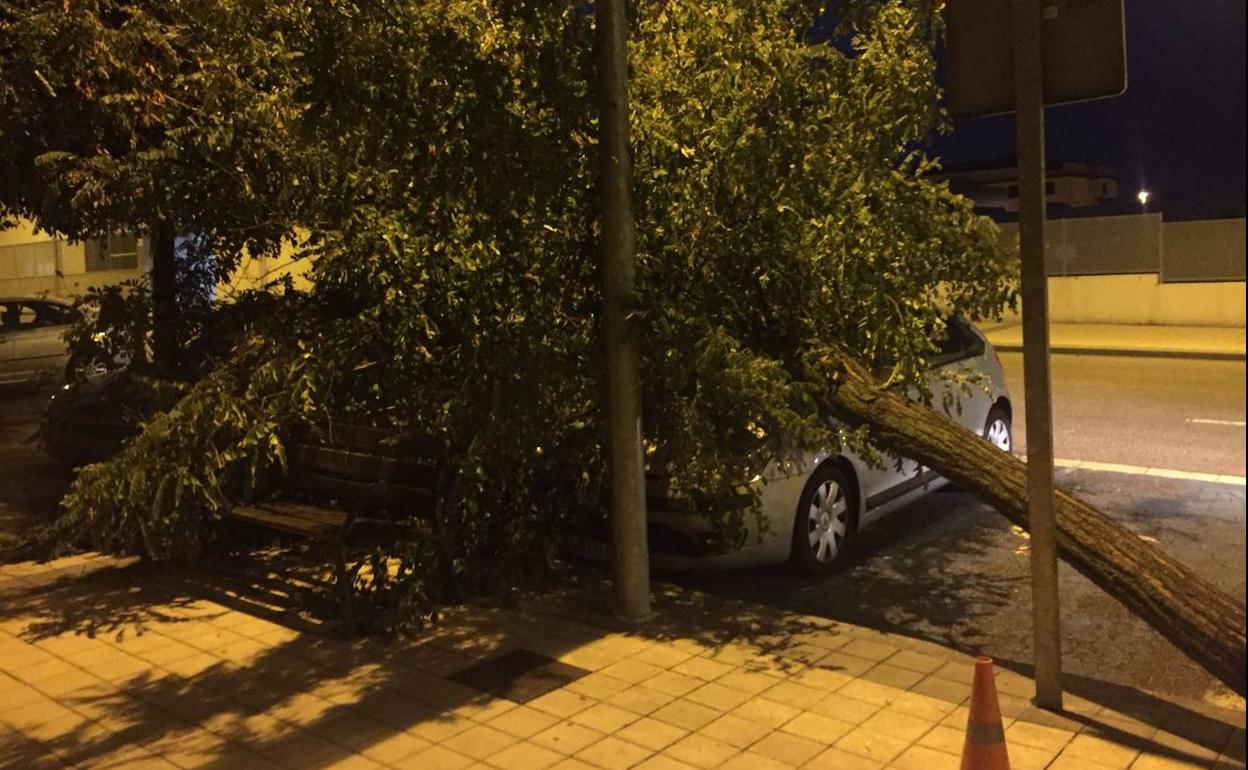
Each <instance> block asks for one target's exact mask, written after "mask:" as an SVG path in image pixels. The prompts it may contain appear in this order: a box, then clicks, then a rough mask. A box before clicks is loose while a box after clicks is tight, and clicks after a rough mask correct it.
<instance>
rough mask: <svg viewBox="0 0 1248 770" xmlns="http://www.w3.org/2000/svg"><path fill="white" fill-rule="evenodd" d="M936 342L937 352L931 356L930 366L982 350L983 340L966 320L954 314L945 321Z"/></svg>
mask: <svg viewBox="0 0 1248 770" xmlns="http://www.w3.org/2000/svg"><path fill="white" fill-rule="evenodd" d="M936 342H937V345H938V346H939V352H937V353H936V354H935V355H933V356H932V359H931V361H932V366H947V365H948V364H952V363H955V362H957V361H961V360H963V359H966V358H973V357H975V356H978V355H982V354H983V352H984V341H983V340H982V339H980V337H979V335H978V334H976V333H975V330H974V329H972V328H971V325H970V324H969V323H967V322H966V320H964V319H962V318H958V317H956V316H955V317H952V318H950V319H948V321H946V323H945V327H944V330H943V331H942V333H941V335H940V337H939V339H938V340H937V341H936Z"/></svg>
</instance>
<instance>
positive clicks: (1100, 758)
mask: <svg viewBox="0 0 1248 770" xmlns="http://www.w3.org/2000/svg"><path fill="white" fill-rule="evenodd" d="M1139 755H1140V751H1139V749H1137V748H1133V747H1131V746H1124V745H1123V744H1121V743H1117V742H1115V741H1111V740H1106V739H1105V738H1102V737H1100V736H1097V735H1092V734H1090V733H1081V734H1079V735H1076V736H1075V737H1074V740H1072V741H1071V742H1070V743H1069V744H1068V745H1067V746H1066V747H1065V748H1064V749H1063V750H1062V756H1063V757H1068V758H1071V759H1084V760H1087V761H1089V762H1096V763H1098V764H1101V765H1106V766H1109V767H1119V768H1126V767H1130V766H1131V763H1132V762H1133V761H1135V758H1136V757H1138V756H1139Z"/></svg>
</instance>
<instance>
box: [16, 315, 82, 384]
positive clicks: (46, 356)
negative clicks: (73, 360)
mask: <svg viewBox="0 0 1248 770" xmlns="http://www.w3.org/2000/svg"><path fill="white" fill-rule="evenodd" d="M13 304H14V305H16V307H17V311H16V314H15V315H16V320H17V326H16V330H15V331H12V332H10V335H9V343H8V344H9V347H10V350H9V376H10V377H11V378H12V379H13V380H15V381H28V380H36V379H46V378H49V377H55V376H56V375H58V374H59V373H60V372H61V371H62V370H63V369H64V367H65V339H64V335H65V329H66V327H67V326H68V325H69V322H70V320H71V313H72V311H71V310H70V309H69V308H67V307H65V306H63V305H60V304H58V303H55V302H41V301H36V300H22V301H19V302H16V303H13ZM10 313H12V310H11V309H10ZM9 317H10V318H12V317H13V316H12V315H10V316H9ZM10 328H11V325H9V324H6V326H5V329H6V330H8V329H10Z"/></svg>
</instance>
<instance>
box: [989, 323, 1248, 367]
mask: <svg viewBox="0 0 1248 770" xmlns="http://www.w3.org/2000/svg"><path fill="white" fill-rule="evenodd" d="M983 329H984V332H985V333H986V334H987V335H988V339H989V340H990V341H991V342H992V344H993V345H994V346H995V347H996V348H997V349H998V350H1003V351H1017V350H1022V345H1023V327H1022V324H1021V323H1020V322H1017V321H1014V322H1010V323H1003V324H997V325H992V324H988V325H985V326H984V327H983ZM1049 346H1050V348H1051V349H1052V350H1053V352H1055V353H1104V354H1120V355H1155V356H1177V357H1190V358H1221V359H1228V360H1239V361H1243V360H1244V351H1245V333H1244V328H1243V327H1238V328H1222V327H1206V326H1148V325H1128V324H1074V323H1052V324H1049Z"/></svg>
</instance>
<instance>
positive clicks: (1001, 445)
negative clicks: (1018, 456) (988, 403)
mask: <svg viewBox="0 0 1248 770" xmlns="http://www.w3.org/2000/svg"><path fill="white" fill-rule="evenodd" d="M984 439H985V440H986V441H987V442H988V443H990V444H992V445H993V446H995V447H996V448H997V449H1000V450H1001V451H1003V452H1012V451H1014V431H1013V429H1012V428H1011V427H1010V415H1009V414H1007V413H1006V411H1005V410H1004V409H1002V408H1001V407H999V406H994V407H993V408H991V409H989V410H988V419H987V420H984Z"/></svg>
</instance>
